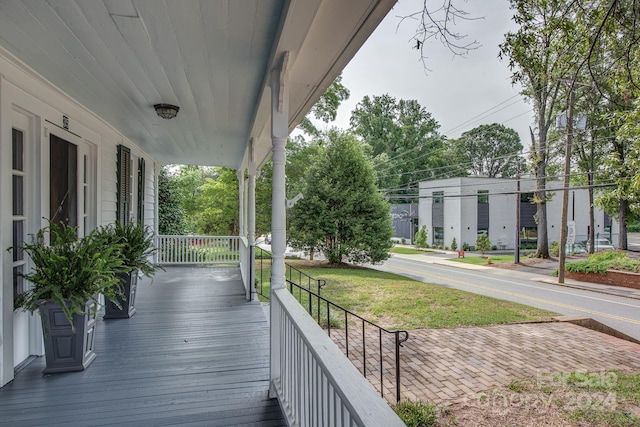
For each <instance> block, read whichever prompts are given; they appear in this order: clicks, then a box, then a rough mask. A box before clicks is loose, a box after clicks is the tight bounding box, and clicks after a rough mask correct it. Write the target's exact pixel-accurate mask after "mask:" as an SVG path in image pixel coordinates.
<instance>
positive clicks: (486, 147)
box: [454, 123, 522, 178]
mask: <svg viewBox="0 0 640 427" xmlns="http://www.w3.org/2000/svg"><path fill="white" fill-rule="evenodd" d="M454 150H455V153H456V158H457V159H458V161H459V163H464V164H468V165H470V166H469V171H470V172H471V174H472V175H477V176H486V177H489V178H513V177H514V176H515V175H516V174H517V172H518V167H519V165H520V163H521V160H522V158H521V157H520V153H521V152H522V144H521V143H520V135H518V132H516V131H515V130H513V129H511V128H508V127H506V126H504V125H501V124H498V123H493V124H490V125H481V126H478V127H477V128H475V129H472V130H470V131H467V132H465V133H463V134H462V136H461V137H460V139H458V140H456V141H454Z"/></svg>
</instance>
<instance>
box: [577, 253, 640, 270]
mask: <svg viewBox="0 0 640 427" xmlns="http://www.w3.org/2000/svg"><path fill="white" fill-rule="evenodd" d="M638 267H640V260H638V259H632V258H629V256H628V255H627V254H626V253H625V252H619V251H605V252H600V253H597V254H593V255H591V256H590V257H589V258H587V259H586V260H584V261H578V262H572V263H569V264H567V265H566V267H565V268H566V270H567V271H570V272H572V273H597V274H605V273H606V272H607V270H625V271H632V272H636V273H637V272H638Z"/></svg>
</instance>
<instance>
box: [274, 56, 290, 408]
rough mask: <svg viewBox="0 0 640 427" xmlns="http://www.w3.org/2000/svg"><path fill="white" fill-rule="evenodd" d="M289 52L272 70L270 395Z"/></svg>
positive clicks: (281, 278) (277, 341)
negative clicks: (277, 67)
mask: <svg viewBox="0 0 640 427" xmlns="http://www.w3.org/2000/svg"><path fill="white" fill-rule="evenodd" d="M288 58H289V52H285V54H284V55H283V58H282V65H281V67H280V68H279V69H276V70H273V71H272V72H271V143H272V156H271V160H272V163H273V180H272V201H271V262H272V264H271V313H270V318H271V322H270V340H269V343H270V351H269V353H270V361H269V367H270V374H269V378H270V382H271V387H270V388H269V396H270V397H271V398H274V397H277V396H276V395H277V394H276V392H275V390H274V388H273V382H274V380H277V379H279V378H280V377H281V373H280V360H281V357H282V356H281V351H280V346H281V341H282V337H281V333H282V331H281V327H280V326H281V325H280V322H281V319H280V317H279V316H278V313H277V308H274V304H275V303H274V301H275V298H274V293H273V291H274V290H276V289H281V288H284V287H285V286H286V282H285V265H284V252H285V249H286V244H287V235H286V218H287V217H286V211H285V170H284V167H285V161H286V154H285V144H286V143H287V137H288V135H289V98H288V95H289V94H288V90H287V89H288V88H287V84H286V81H285V76H286V66H287V62H288Z"/></svg>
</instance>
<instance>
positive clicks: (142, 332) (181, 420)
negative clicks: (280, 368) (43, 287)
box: [0, 267, 285, 426]
mask: <svg viewBox="0 0 640 427" xmlns="http://www.w3.org/2000/svg"><path fill="white" fill-rule="evenodd" d="M136 309H137V312H136V314H135V315H134V316H133V317H132V318H131V319H117V320H116V319H112V320H102V319H100V320H99V321H98V325H97V328H96V331H97V332H96V341H95V346H94V348H95V351H96V353H97V358H96V359H95V361H94V362H93V363H92V364H91V366H89V368H88V369H87V370H85V371H82V372H71V373H64V374H52V375H42V369H43V368H44V360H43V358H39V359H37V360H36V361H34V362H33V363H31V364H30V365H29V366H27V367H26V368H24V369H23V370H22V371H21V372H19V373H18V374H17V375H16V378H15V380H14V381H13V382H12V383H10V384H7V385H6V386H4V387H3V388H0V425H1V426H4V425H11V426H39V425H48V426H51V425H68V426H71V425H79V426H80V425H81V426H88V425H91V426H97V425H137V426H145V425H149V426H161V425H162V426H164V425H193V426H197V425H207V426H216V425H225V426H227V425H259V426H271V425H275V426H279V425H285V421H284V419H283V416H282V412H281V411H280V407H279V406H278V402H277V401H275V400H270V399H269V398H268V394H267V393H268V385H269V381H268V379H269V354H268V351H269V334H268V326H267V321H266V319H265V317H264V314H263V311H262V308H261V307H260V306H259V304H258V303H248V302H246V301H245V300H244V288H243V287H242V284H241V282H240V281H239V275H238V272H237V270H234V269H227V268H185V267H171V268H167V271H166V272H160V273H159V274H158V275H156V278H155V279H154V281H153V283H152V284H150V283H149V280H143V281H142V282H141V284H140V286H139V291H138V297H137V299H136Z"/></svg>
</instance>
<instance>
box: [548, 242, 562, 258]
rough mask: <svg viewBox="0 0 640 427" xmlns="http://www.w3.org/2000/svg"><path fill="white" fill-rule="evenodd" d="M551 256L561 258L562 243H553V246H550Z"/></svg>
mask: <svg viewBox="0 0 640 427" xmlns="http://www.w3.org/2000/svg"><path fill="white" fill-rule="evenodd" d="M549 255H551V256H560V242H551V246H549Z"/></svg>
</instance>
